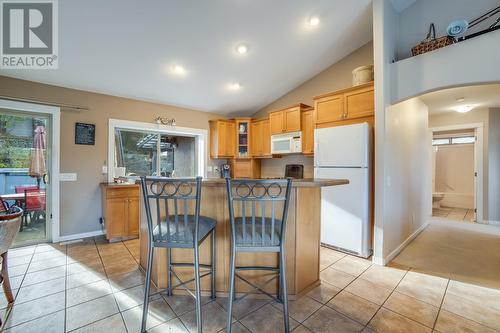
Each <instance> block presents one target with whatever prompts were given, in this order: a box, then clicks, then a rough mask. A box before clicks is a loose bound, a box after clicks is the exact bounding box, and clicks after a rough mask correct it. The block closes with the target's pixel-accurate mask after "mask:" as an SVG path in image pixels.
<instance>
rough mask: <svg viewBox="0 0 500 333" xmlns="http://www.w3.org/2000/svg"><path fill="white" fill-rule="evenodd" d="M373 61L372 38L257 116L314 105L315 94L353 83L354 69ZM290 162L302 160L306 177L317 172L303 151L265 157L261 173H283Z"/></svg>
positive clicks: (259, 112) (298, 162)
mask: <svg viewBox="0 0 500 333" xmlns="http://www.w3.org/2000/svg"><path fill="white" fill-rule="evenodd" d="M371 64H373V44H372V43H371V42H370V43H367V44H366V45H364V46H362V47H361V48H359V49H357V50H356V51H354V52H353V53H351V54H350V55H348V56H346V57H345V58H343V59H342V60H340V61H338V62H337V63H335V64H333V65H332V66H330V67H329V68H327V69H326V70H324V71H323V72H321V73H319V74H318V75H316V76H315V77H313V78H312V79H310V80H308V81H306V82H304V83H303V84H301V85H300V86H298V87H297V88H295V89H293V90H292V91H290V92H289V93H287V94H286V95H284V96H282V97H280V98H278V99H277V100H276V101H274V102H272V103H271V104H269V105H268V106H266V107H264V108H263V109H261V110H259V111H258V112H256V113H255V114H254V115H253V117H255V118H262V117H265V116H266V115H267V113H268V112H269V111H273V110H279V109H281V108H285V107H287V106H289V105H293V104H297V103H304V104H307V105H311V106H313V105H314V103H313V99H312V98H313V97H314V96H317V95H321V94H323V93H326V92H330V91H335V90H339V89H343V88H347V87H351V86H352V70H353V69H354V68H356V67H359V66H363V65H371ZM286 164H302V165H304V177H308V178H309V177H313V176H314V168H313V159H312V158H311V157H306V156H300V155H294V156H286V157H283V158H280V159H275V158H273V159H269V160H262V164H261V165H262V168H261V175H262V177H276V176H279V177H283V175H284V173H285V165H286Z"/></svg>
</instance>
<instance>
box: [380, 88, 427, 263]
mask: <svg viewBox="0 0 500 333" xmlns="http://www.w3.org/2000/svg"><path fill="white" fill-rule="evenodd" d="M384 149H385V160H384V168H385V170H384V174H385V181H384V187H385V188H384V197H383V205H384V207H383V209H384V212H383V213H384V214H383V216H384V221H383V226H384V234H383V244H384V246H383V253H382V257H383V258H387V257H388V256H392V254H393V253H394V251H396V250H397V249H398V247H399V246H400V245H401V244H402V243H403V242H404V241H405V240H406V239H408V237H410V236H411V235H412V234H413V233H414V232H415V231H417V230H418V229H419V228H420V227H422V226H423V225H424V224H425V223H427V219H428V218H429V216H431V203H432V199H431V189H432V184H431V178H432V172H431V135H430V133H429V130H428V108H427V105H425V104H424V103H423V102H422V101H421V100H420V99H418V98H412V99H410V100H407V101H405V102H401V103H399V104H396V105H394V106H391V107H389V108H387V110H386V121H385V147H384ZM387 230H390V232H385V231H387Z"/></svg>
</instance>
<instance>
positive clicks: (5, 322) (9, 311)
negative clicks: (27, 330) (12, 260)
mask: <svg viewBox="0 0 500 333" xmlns="http://www.w3.org/2000/svg"><path fill="white" fill-rule="evenodd" d="M36 247H37V245H35V249H34V250H33V253H32V254H31V258H30V261H29V263H28V267H27V268H26V272H24V274H23V278H22V279H21V283H20V284H19V287H18V288H17V291H16V294H15V295H14V302H13V303H14V304H12V306H9V305H7V315H6V316H5V319H4V321H3V325H2V329H1V330H0V332H3V331H4V330H5V325H6V324H7V322H8V320H9V317H10V314H11V312H12V310H13V309H14V306H15V305H16V304H15V303H16V298H17V296H18V295H19V291H20V290H21V287H22V286H23V283H24V279H25V278H26V274H28V269H29V267H30V265H31V261H32V260H33V256H34V255H35V250H36ZM7 269H8V266H7ZM14 326H17V325H14ZM11 327H13V326H11ZM9 328H10V327H9Z"/></svg>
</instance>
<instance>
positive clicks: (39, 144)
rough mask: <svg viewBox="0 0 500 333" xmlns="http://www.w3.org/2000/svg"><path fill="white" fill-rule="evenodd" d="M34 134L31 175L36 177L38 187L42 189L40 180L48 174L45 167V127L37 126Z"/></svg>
mask: <svg viewBox="0 0 500 333" xmlns="http://www.w3.org/2000/svg"><path fill="white" fill-rule="evenodd" d="M34 133H35V135H34V136H33V149H32V150H31V158H30V169H29V175H30V176H31V177H36V182H37V184H38V187H40V178H41V177H43V176H45V174H46V173H47V168H46V166H45V127H44V126H37V127H36V128H35V131H34Z"/></svg>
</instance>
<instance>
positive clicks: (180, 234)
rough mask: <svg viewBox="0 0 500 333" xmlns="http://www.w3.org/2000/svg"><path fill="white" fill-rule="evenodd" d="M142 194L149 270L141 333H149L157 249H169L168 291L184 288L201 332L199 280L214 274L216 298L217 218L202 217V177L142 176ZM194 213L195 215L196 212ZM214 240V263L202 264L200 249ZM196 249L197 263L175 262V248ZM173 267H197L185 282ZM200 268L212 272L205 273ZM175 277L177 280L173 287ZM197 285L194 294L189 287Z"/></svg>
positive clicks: (213, 294) (213, 293) (212, 244)
mask: <svg viewBox="0 0 500 333" xmlns="http://www.w3.org/2000/svg"><path fill="white" fill-rule="evenodd" d="M141 186H142V193H143V197H144V205H145V209H146V216H147V221H148V235H149V237H148V238H149V240H148V244H149V247H148V266H147V271H146V290H145V293H144V305H143V313H142V326H141V332H146V320H147V314H148V296H149V290H150V287H151V271H152V267H153V253H154V249H155V248H156V247H162V248H166V250H167V270H168V288H167V295H168V296H171V295H172V291H173V290H174V289H176V288H179V287H182V288H184V289H185V290H186V291H187V293H188V294H189V295H191V296H192V297H193V298H194V299H195V301H196V323H197V325H198V332H202V319H201V287H200V279H201V278H203V277H205V276H207V275H211V278H212V280H211V297H212V298H215V256H216V252H215V225H216V221H215V220H214V219H211V218H208V217H205V216H200V202H201V177H197V178H165V177H141ZM193 211H194V212H193ZM208 236H210V237H211V263H210V265H203V264H200V253H199V246H200V245H201V243H202V242H203V241H204V240H205V239H206V238H207V237H208ZM176 248H182V249H193V250H194V263H174V262H172V249H176ZM174 267H194V278H193V279H191V280H189V281H182V280H181V279H180V278H179V276H178V275H177V274H176V272H175V271H174V269H173V268H174ZM200 268H203V269H209V270H208V271H207V272H204V273H203V274H201V273H200ZM172 277H175V279H176V280H177V281H178V283H177V284H175V285H172ZM193 281H194V282H195V291H194V293H193V292H192V291H191V290H190V289H188V287H187V286H186V285H187V284H188V283H191V282H193Z"/></svg>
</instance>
